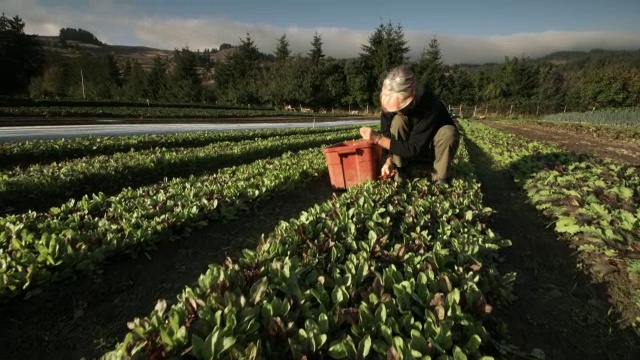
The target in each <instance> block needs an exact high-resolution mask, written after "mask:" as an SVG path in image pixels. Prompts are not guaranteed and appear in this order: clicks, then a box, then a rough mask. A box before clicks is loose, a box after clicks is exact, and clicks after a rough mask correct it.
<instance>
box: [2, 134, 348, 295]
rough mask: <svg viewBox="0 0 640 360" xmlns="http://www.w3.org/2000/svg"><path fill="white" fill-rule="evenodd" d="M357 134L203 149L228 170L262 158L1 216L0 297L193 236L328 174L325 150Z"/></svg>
mask: <svg viewBox="0 0 640 360" xmlns="http://www.w3.org/2000/svg"><path fill="white" fill-rule="evenodd" d="M353 136H354V132H353V131H352V130H347V131H340V132H335V133H326V134H316V135H304V136H290V137H277V138H273V139H270V140H269V141H249V143H247V144H245V143H244V142H239V143H236V144H228V143H225V144H224V146H225V148H226V149H227V150H228V151H227V152H225V151H226V150H225V151H223V150H222V149H220V148H219V147H215V146H213V147H204V148H201V149H199V150H198V153H197V154H198V156H202V157H205V158H206V159H207V161H208V162H209V163H216V164H219V165H221V166H223V164H224V163H225V161H230V159H231V158H234V159H238V161H239V162H249V161H251V160H256V158H257V157H258V158H259V160H257V161H254V162H250V163H247V164H244V165H239V166H235V167H229V166H226V165H224V168H222V169H221V170H219V171H217V172H214V171H212V172H210V173H207V174H203V175H198V176H196V175H192V176H189V177H187V176H183V177H175V178H173V179H164V180H162V181H160V182H158V183H154V184H151V185H148V186H142V187H135V188H134V187H131V186H130V184H131V182H129V183H126V182H125V183H123V184H129V185H127V187H126V188H124V189H123V190H121V191H120V192H119V193H117V194H114V195H113V196H107V195H105V194H104V193H101V192H96V193H88V194H91V195H84V196H83V197H81V198H79V199H71V200H68V201H67V202H66V203H62V205H59V206H54V207H51V208H49V209H48V210H46V211H42V212H36V211H28V212H25V213H19V214H12V215H6V216H4V217H0V265H2V266H1V267H0V296H5V297H6V296H13V295H16V294H19V293H21V292H24V291H25V290H28V289H30V288H32V287H33V286H35V285H38V284H43V283H48V282H51V281H54V280H57V279H61V278H66V277H68V276H69V275H71V274H73V272H75V271H77V270H90V269H92V268H93V267H95V266H96V265H97V264H100V263H101V262H102V261H103V260H104V259H105V258H107V257H108V256H110V255H113V254H117V253H122V252H125V251H126V252H132V251H137V250H139V249H141V248H144V247H146V246H148V245H150V244H151V243H153V242H154V241H158V240H162V239H165V238H169V237H173V236H178V235H180V234H185V233H188V232H189V230H190V229H192V228H194V227H197V226H203V225H205V224H206V223H207V222H208V221H209V220H216V219H221V218H229V217H233V216H235V214H236V213H237V212H239V211H243V210H245V209H246V208H247V207H248V206H250V204H251V203H253V202H255V201H258V200H260V199H263V198H265V197H268V196H270V195H272V194H274V193H276V192H280V191H286V190H288V189H291V188H293V187H296V186H300V185H301V184H302V183H304V182H305V181H307V180H309V179H312V178H315V177H318V176H319V175H320V174H323V173H325V172H326V164H325V162H324V157H323V155H322V151H321V150H320V146H321V145H329V144H332V143H336V142H340V141H343V140H348V139H352V138H353ZM304 149H306V150H304ZM299 150H301V151H299ZM293 151H299V152H297V153H293ZM229 154H231V155H229ZM176 156H178V155H176ZM260 157H264V158H260ZM137 158H139V157H136V159H137ZM120 164H122V163H120ZM116 165H117V163H116ZM120 166H122V165H120ZM148 171H156V170H155V169H154V168H153V166H151V167H149V169H148ZM110 181H112V182H113V181H116V180H115V179H112V180H110ZM58 204H60V203H58Z"/></svg>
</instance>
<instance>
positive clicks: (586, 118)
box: [542, 107, 640, 127]
mask: <svg viewBox="0 0 640 360" xmlns="http://www.w3.org/2000/svg"><path fill="white" fill-rule="evenodd" d="M542 119H543V120H547V121H558V122H573V123H585V124H605V125H615V126H634V127H637V126H640V108H637V107H636V108H620V109H602V110H595V111H590V112H569V113H558V114H552V115H545V116H543V117H542Z"/></svg>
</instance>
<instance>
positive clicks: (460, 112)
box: [458, 104, 462, 117]
mask: <svg viewBox="0 0 640 360" xmlns="http://www.w3.org/2000/svg"><path fill="white" fill-rule="evenodd" d="M458 112H459V114H458V116H460V117H462V104H460V111H458Z"/></svg>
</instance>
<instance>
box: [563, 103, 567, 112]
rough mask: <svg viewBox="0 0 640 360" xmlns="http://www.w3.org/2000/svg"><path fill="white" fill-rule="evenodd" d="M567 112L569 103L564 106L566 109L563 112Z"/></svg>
mask: <svg viewBox="0 0 640 360" xmlns="http://www.w3.org/2000/svg"><path fill="white" fill-rule="evenodd" d="M566 112H567V105H565V106H564V111H563V113H566Z"/></svg>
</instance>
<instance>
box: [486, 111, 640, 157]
mask: <svg viewBox="0 0 640 360" xmlns="http://www.w3.org/2000/svg"><path fill="white" fill-rule="evenodd" d="M482 123H483V124H485V125H489V126H493V127H496V128H498V129H502V130H505V131H508V132H510V133H513V134H516V135H520V136H524V137H526V138H528V139H532V140H536V141H544V142H550V143H554V144H557V145H559V146H560V147H562V148H564V149H567V150H570V151H573V152H577V153H587V154H592V155H596V156H599V157H602V158H610V159H613V160H617V161H621V162H625V163H628V164H631V165H639V166H640V146H638V145H636V144H632V143H628V142H622V141H613V140H605V139H600V138H597V137H594V136H590V135H586V134H576V133H574V132H570V131H563V130H558V129H551V128H547V127H543V126H538V125H524V124H518V125H515V124H514V125H511V124H507V123H504V122H495V121H482Z"/></svg>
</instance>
